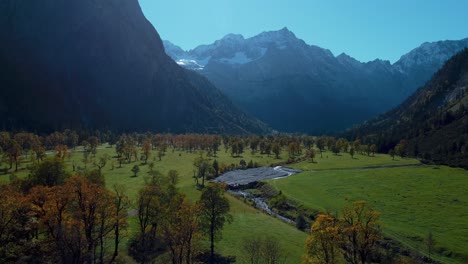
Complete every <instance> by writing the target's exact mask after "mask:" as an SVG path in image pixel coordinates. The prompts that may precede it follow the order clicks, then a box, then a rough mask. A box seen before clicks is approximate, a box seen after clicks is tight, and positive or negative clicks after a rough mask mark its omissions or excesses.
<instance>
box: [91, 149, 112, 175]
mask: <svg viewBox="0 0 468 264" xmlns="http://www.w3.org/2000/svg"><path fill="white" fill-rule="evenodd" d="M110 159H111V158H110V157H109V154H107V153H104V154H103V155H102V156H101V157H99V159H98V162H96V163H95V165H96V166H97V167H98V169H99V171H102V168H104V167H105V166H106V164H107V161H109V160H110Z"/></svg>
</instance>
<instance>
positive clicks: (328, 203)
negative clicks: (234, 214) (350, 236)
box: [269, 153, 468, 263]
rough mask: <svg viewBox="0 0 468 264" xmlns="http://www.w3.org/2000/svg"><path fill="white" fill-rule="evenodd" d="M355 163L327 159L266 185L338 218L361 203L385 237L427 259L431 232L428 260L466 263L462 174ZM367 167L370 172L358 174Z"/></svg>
mask: <svg viewBox="0 0 468 264" xmlns="http://www.w3.org/2000/svg"><path fill="white" fill-rule="evenodd" d="M324 155H325V153H324ZM356 158H357V159H353V160H351V157H350V156H349V155H343V156H335V155H333V154H331V155H330V154H328V159H327V158H326V156H324V158H322V159H321V158H318V159H316V161H317V163H316V164H314V163H310V162H303V163H299V164H295V165H293V166H292V167H295V168H300V169H308V170H314V171H306V172H302V173H300V174H298V175H295V176H293V177H288V178H284V179H279V180H271V181H269V183H271V184H272V185H274V186H275V187H276V188H277V189H279V190H281V191H282V192H283V193H284V194H285V195H286V196H287V197H289V198H291V199H293V200H296V201H299V202H301V203H302V204H303V205H304V206H306V207H308V208H312V209H318V210H320V211H322V212H331V213H339V211H340V210H341V208H342V207H343V206H344V205H345V204H347V203H349V202H350V201H356V200H365V201H367V202H368V203H371V204H372V205H373V206H374V207H375V208H376V209H377V211H379V212H381V213H382V216H381V220H382V223H383V231H384V234H385V236H387V237H390V238H392V239H394V240H397V241H398V242H400V243H402V244H403V245H405V246H406V247H408V248H410V249H412V250H416V251H419V252H421V253H423V254H427V250H426V246H425V244H424V239H425V237H426V236H427V235H428V233H429V232H432V233H433V235H434V238H435V239H436V251H437V253H436V254H435V255H434V254H433V255H432V256H431V257H433V258H435V259H436V260H438V261H440V262H443V263H466V262H467V261H468V172H467V171H466V170H463V169H458V168H450V167H446V166H425V165H422V164H421V165H422V166H416V167H386V166H395V165H405V164H415V163H417V161H416V160H413V159H400V158H398V159H397V158H395V160H392V159H391V157H389V156H388V155H382V154H377V156H376V157H366V156H362V155H357V157H356ZM333 164H335V166H334V165H333ZM373 166H375V167H376V168H363V169H360V168H362V167H373ZM378 166H383V167H380V168H379V167H378ZM345 168H347V169H345Z"/></svg>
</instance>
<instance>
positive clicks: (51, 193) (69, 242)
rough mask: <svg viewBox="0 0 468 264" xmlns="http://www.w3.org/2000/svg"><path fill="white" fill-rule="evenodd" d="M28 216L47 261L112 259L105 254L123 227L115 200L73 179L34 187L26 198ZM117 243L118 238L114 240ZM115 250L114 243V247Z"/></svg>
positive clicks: (65, 261) (113, 197) (77, 179)
mask: <svg viewBox="0 0 468 264" xmlns="http://www.w3.org/2000/svg"><path fill="white" fill-rule="evenodd" d="M28 198H29V200H30V201H31V204H32V205H33V207H32V211H31V213H30V214H31V215H32V216H34V218H35V219H36V220H37V221H38V226H37V227H38V228H41V229H42V230H41V232H42V233H44V234H45V235H44V238H41V240H39V243H42V244H43V246H41V247H39V248H40V250H42V251H43V252H41V254H42V255H44V256H47V257H48V258H50V259H49V261H48V262H61V263H85V262H86V263H94V262H100V263H104V262H108V261H109V260H111V259H113V257H112V255H110V254H107V253H106V248H108V247H109V243H112V242H114V243H115V241H116V240H114V238H115V232H114V231H115V230H116V229H117V228H120V229H123V228H124V226H126V221H125V214H118V213H117V212H118V210H117V209H116V197H115V196H114V194H112V193H111V192H109V191H107V190H105V189H103V188H101V187H100V186H98V185H96V184H92V183H90V182H89V181H87V180H86V179H84V178H82V177H79V176H73V177H71V178H69V179H68V180H67V181H66V182H65V184H64V185H62V186H53V187H47V186H37V187H34V188H33V189H32V190H31V192H30V194H29V196H28ZM118 240H119V239H118ZM114 246H115V247H117V248H118V244H117V245H115V244H114Z"/></svg>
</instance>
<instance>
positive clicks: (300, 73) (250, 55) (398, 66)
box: [163, 28, 468, 133]
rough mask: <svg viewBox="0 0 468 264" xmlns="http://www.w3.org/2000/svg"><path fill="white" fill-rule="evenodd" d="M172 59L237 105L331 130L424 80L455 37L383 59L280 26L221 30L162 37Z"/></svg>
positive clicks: (278, 123) (296, 128)
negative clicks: (187, 46)
mask: <svg viewBox="0 0 468 264" xmlns="http://www.w3.org/2000/svg"><path fill="white" fill-rule="evenodd" d="M163 43H164V47H165V50H166V53H167V54H168V55H169V56H171V57H172V58H173V59H174V60H175V61H176V62H177V63H178V64H179V65H181V66H183V67H185V68H187V69H191V70H194V71H196V72H199V73H201V74H202V75H204V76H206V77H207V78H208V79H209V80H211V81H212V82H213V83H214V84H215V85H216V86H217V87H218V88H219V89H220V90H221V91H222V92H224V93H225V94H226V95H228V97H230V98H231V99H232V100H233V101H234V102H235V103H236V104H237V105H238V106H240V107H241V108H242V109H244V110H245V111H247V112H248V113H250V114H251V115H254V116H256V117H258V118H259V119H260V120H262V121H264V122H265V123H267V124H269V125H271V126H272V127H273V128H275V129H277V130H280V131H287V132H309V133H310V132H311V133H324V132H330V131H339V130H342V129H345V128H348V127H350V126H352V125H354V124H358V123H360V122H362V121H364V120H366V119H369V118H372V117H374V116H376V115H378V114H380V113H383V112H385V111H387V110H389V109H391V108H393V107H395V106H397V105H398V104H399V103H401V102H402V101H403V100H404V99H406V98H407V97H408V96H409V95H410V94H412V92H414V91H415V90H416V89H417V88H418V87H420V86H422V85H424V84H425V83H426V82H427V81H428V80H429V79H430V77H431V76H432V74H434V73H435V72H436V71H437V70H438V69H439V68H440V67H441V66H442V65H443V63H444V62H445V61H446V60H447V59H449V58H450V57H451V56H453V55H454V54H456V53H457V52H459V51H460V50H461V49H463V48H464V47H468V38H467V39H463V40H459V41H439V42H434V43H424V44H422V45H421V46H420V47H418V48H416V49H414V50H412V51H411V52H409V53H408V54H406V55H404V56H402V57H401V59H400V60H399V61H397V62H396V63H394V64H391V63H390V62H388V61H383V60H378V59H377V60H374V61H370V62H366V63H363V62H359V61H357V60H356V59H354V58H352V57H351V56H349V55H347V54H340V55H339V56H336V57H335V56H334V55H333V54H332V53H331V52H330V51H329V50H326V49H323V48H320V47H317V46H313V45H308V44H307V43H305V42H304V41H303V40H301V39H298V38H297V37H296V36H295V35H294V33H292V32H291V31H289V30H288V29H287V28H283V29H281V30H279V31H271V32H263V33H261V34H259V35H257V36H254V37H252V38H247V39H245V38H244V37H243V36H242V35H235V34H229V35H227V36H225V37H224V38H222V39H220V40H217V41H215V42H214V43H213V44H210V45H201V46H198V47H196V48H195V49H193V50H190V51H184V50H182V49H181V48H180V47H178V46H176V45H174V44H172V43H171V42H169V41H163Z"/></svg>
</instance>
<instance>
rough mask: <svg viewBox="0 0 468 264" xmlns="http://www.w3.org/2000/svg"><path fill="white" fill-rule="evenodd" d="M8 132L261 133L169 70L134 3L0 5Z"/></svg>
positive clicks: (1, 114) (206, 87) (0, 64)
mask: <svg viewBox="0 0 468 264" xmlns="http://www.w3.org/2000/svg"><path fill="white" fill-rule="evenodd" d="M0 39H1V42H0V86H1V89H0V118H1V119H2V125H3V127H4V128H17V129H18V128H22V129H30V130H52V129H62V128H66V127H67V128H70V127H71V128H83V127H84V128H100V129H104V128H108V129H114V130H140V131H141V130H154V131H160V132H168V131H170V132H225V133H247V132H258V133H261V132H265V131H266V130H267V128H266V126H265V125H264V124H262V123H261V122H259V121H257V120H255V119H252V118H249V117H247V116H246V115H245V114H244V113H242V112H241V111H240V110H238V109H237V108H236V107H234V106H233V105H232V103H231V102H230V101H229V100H228V99H226V98H225V97H224V96H223V95H222V94H221V93H220V92H219V91H218V90H217V89H216V88H215V87H214V86H213V85H212V84H211V83H210V82H209V81H208V80H206V79H205V78H204V77H202V76H200V75H198V74H196V73H193V72H191V71H187V70H185V69H183V68H181V67H180V66H178V65H177V64H176V63H174V62H173V61H172V60H171V59H170V58H169V57H168V56H167V55H166V54H165V52H164V47H163V44H162V41H161V39H160V37H159V35H158V33H157V32H156V30H155V29H154V28H153V27H152V25H151V24H150V23H149V22H148V21H147V20H146V18H145V17H144V15H143V13H142V11H141V9H140V6H139V4H138V1H137V0H100V1H93V0H80V1H65V0H53V1H52V0H43V1H16V0H4V1H1V2H0Z"/></svg>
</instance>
